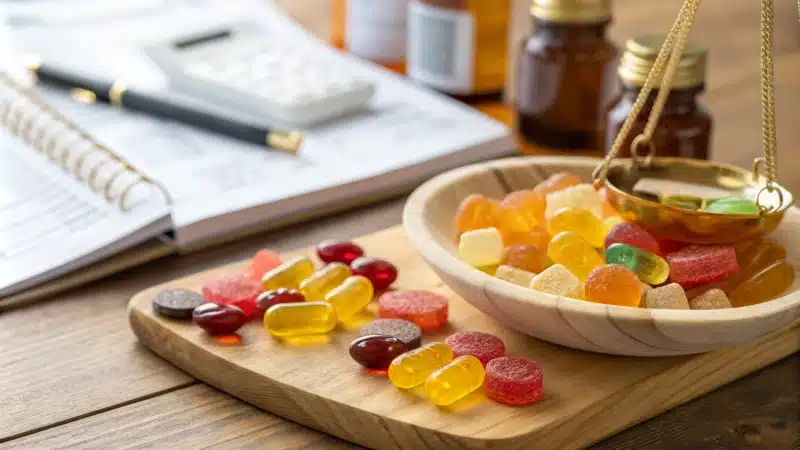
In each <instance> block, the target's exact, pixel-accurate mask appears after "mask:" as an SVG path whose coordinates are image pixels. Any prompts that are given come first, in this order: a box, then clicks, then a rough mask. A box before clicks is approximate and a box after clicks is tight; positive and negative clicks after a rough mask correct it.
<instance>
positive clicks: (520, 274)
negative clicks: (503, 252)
mask: <svg viewBox="0 0 800 450" xmlns="http://www.w3.org/2000/svg"><path fill="white" fill-rule="evenodd" d="M494 276H495V277H497V278H500V279H501V280H505V281H508V282H509V283H514V284H516V285H519V286H522V287H529V286H530V285H531V280H533V277H535V276H536V274H535V273H533V272H528V271H527V270H522V269H518V268H516V267H512V266H506V265H502V266H500V267H498V268H497V270H496V271H495V273H494Z"/></svg>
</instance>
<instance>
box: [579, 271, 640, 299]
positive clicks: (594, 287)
mask: <svg viewBox="0 0 800 450" xmlns="http://www.w3.org/2000/svg"><path fill="white" fill-rule="evenodd" d="M584 295H585V298H586V300H589V301H591V302H596V303H605V304H607V305H618V306H633V307H636V306H639V302H640V301H641V300H642V282H641V281H639V278H638V277H637V276H636V274H634V273H633V272H631V271H630V270H629V269H628V268H627V267H625V266H620V265H617V264H608V265H604V266H600V267H598V268H596V269H594V270H593V271H592V273H590V274H589V278H588V279H587V280H586V284H585V285H584Z"/></svg>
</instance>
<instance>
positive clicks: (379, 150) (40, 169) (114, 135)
mask: <svg viewBox="0 0 800 450" xmlns="http://www.w3.org/2000/svg"><path fill="white" fill-rule="evenodd" d="M238 4H239V3H237V5H238ZM226 5H227V3H226ZM233 9H235V8H233V6H232V5H231V6H230V7H228V6H226V9H225V11H227V12H230V11H231V10H233ZM208 12H209V14H208V15H209V16H214V17H217V16H221V15H222V14H221V13H214V11H208ZM262 12H263V11H262ZM182 14H183V13H182ZM247 14H248V17H250V18H252V17H254V16H256V14H254V13H252V12H249V11H248V13H247ZM181 17H184V16H183V15H182V16H181ZM269 21H272V22H270V23H267V24H266V26H269V27H271V29H273V30H276V31H277V32H280V33H281V35H282V36H284V37H285V38H286V39H294V40H296V41H297V42H299V43H302V45H304V46H306V47H307V49H308V50H309V51H311V52H314V51H318V52H320V53H321V54H324V55H325V57H340V58H344V59H345V60H347V61H348V63H350V64H351V65H352V66H353V68H354V69H355V70H358V71H360V74H361V75H362V76H364V77H369V78H371V79H372V80H373V81H374V82H375V83H376V85H377V93H376V96H375V98H374V99H373V102H372V104H371V105H370V107H369V108H368V110H366V111H364V112H363V113H361V114H356V115H353V116H351V117H347V118H343V119H341V120H337V121H334V122H330V123H326V124H322V125H320V126H315V127H314V128H313V129H306V130H303V132H304V145H303V148H302V149H301V152H300V155H299V156H292V155H286V154H283V153H280V152H275V151H269V150H267V149H266V148H264V147H262V146H258V145H254V144H246V143H242V142H239V141H236V140H233V139H228V138H225V137H221V136H219V135H216V134H212V133H207V132H204V131H203V130H198V129H196V128H191V127H187V126H183V125H179V124H176V123H173V122H166V121H161V120H156V119H153V118H151V117H148V116H143V115H140V114H135V113H131V112H129V111H124V110H121V109H118V108H114V107H110V106H105V105H101V104H96V103H95V104H88V105H87V104H83V103H80V102H77V101H75V99H74V98H71V97H70V96H69V95H67V94H66V93H64V92H61V91H51V90H48V89H46V88H43V87H41V86H40V87H38V88H36V89H33V88H28V87H27V86H26V87H20V85H18V84H16V83H15V81H14V80H12V79H10V78H9V77H3V78H0V91H2V92H0V304H2V303H4V302H6V301H12V302H13V301H14V300H18V299H22V300H25V299H29V298H37V297H41V296H43V295H49V294H52V293H55V292H57V291H60V290H62V289H65V288H68V287H71V286H75V285H78V284H81V283H85V282H88V281H91V280H93V279H96V278H99V277H101V276H104V275H108V274H111V273H113V272H116V271H119V270H122V269H125V268H128V267H132V266H134V265H137V264H140V263H143V262H146V261H149V260H152V259H155V258H158V257H161V256H165V255H167V254H170V253H175V252H188V251H191V250H194V249H198V248H203V247H206V246H209V245H215V244H218V243H220V242H225V241H230V240H232V239H235V238H238V237H240V236H243V235H246V234H250V233H254V232H258V231H262V230H265V229H270V228H275V227H277V226H283V225H286V224H290V223H293V222H297V221H300V220H305V219H310V218H313V217H319V216H322V215H324V214H328V213H331V212H334V211H340V210H343V209H346V208H349V207H354V206H358V205H362V204H365V203H368V202H372V201H377V200H380V199H383V198H387V197H390V196H396V195H399V194H402V193H406V192H409V191H410V190H412V189H413V188H414V187H415V186H417V185H418V184H420V183H421V182H423V181H425V180H426V179H427V178H430V177H431V176H434V175H436V174H438V173H440V172H443V171H445V170H447V169H450V168H453V167H458V166H461V165H464V164H468V163H472V162H476V161H479V160H485V159H492V158H496V157H501V156H506V155H510V154H512V153H513V152H514V150H515V145H514V141H513V139H512V137H511V133H510V130H509V129H508V128H507V127H506V126H504V125H503V124H501V123H499V122H497V121H494V120H492V119H490V118H489V117H486V116H484V115H482V114H480V113H479V112H477V111H475V110H473V109H471V108H469V107H467V106H465V105H463V104H461V103H458V102H456V101H454V100H451V99H449V98H447V97H444V96H442V95H440V94H437V93H435V92H432V91H429V90H426V89H424V88H421V87H419V86H417V85H415V84H413V83H410V82H408V81H407V80H405V79H403V78H402V77H399V76H397V75H396V74H393V73H390V72H388V71H386V70H384V69H382V68H379V67H377V66H374V65H372V64H370V63H367V62H363V61H360V60H357V59H355V58H353V57H351V56H349V55H345V54H341V53H338V52H334V51H333V50H331V49H330V48H328V47H327V46H325V45H324V44H323V43H321V42H319V41H317V40H316V39H315V38H313V37H308V36H306V35H304V34H303V32H302V31H298V28H299V27H296V26H295V25H293V22H290V19H285V18H284V17H282V16H281V15H278V14H271V13H269V12H267V13H266V16H265V17H264V18H263V19H262V20H261V23H265V22H269ZM150 25H152V24H150ZM106 26H111V25H109V24H106ZM166 28H170V27H155V28H153V27H152V26H148V27H143V28H142V29H143V30H144V31H147V30H148V29H150V30H152V29H166ZM127 30H128V32H132V31H135V30H134V27H129V28H128V29H127ZM144 34H152V31H148V32H147V33H144ZM129 37H130V36H129ZM58 39H59V40H60V41H67V40H68V36H67V33H66V32H63V33H61V34H60V35H59V36H58ZM126 39H127V38H126ZM115 50H116V47H115ZM56 53H57V52H56ZM62 53H65V52H62ZM118 53H119V54H123V53H121V52H118ZM40 54H41V53H40ZM44 56H45V57H47V55H44ZM55 56H57V55H54V57H55ZM109 58H111V57H109ZM76 59H77V58H76ZM125 59H126V61H130V60H132V59H133V56H130V55H125ZM94 60H105V58H100V57H96V58H94ZM232 113H233V112H232ZM3 124H5V127H3V126H2V125H3Z"/></svg>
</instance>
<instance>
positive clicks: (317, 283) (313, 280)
mask: <svg viewBox="0 0 800 450" xmlns="http://www.w3.org/2000/svg"><path fill="white" fill-rule="evenodd" d="M352 273H353V272H352V271H351V270H350V267H348V266H347V264H342V263H340V262H332V263H330V264H328V265H326V266H325V267H323V268H322V269H319V270H318V271H316V272H314V273H313V274H312V275H311V276H310V277H308V278H306V279H305V280H303V282H302V283H300V292H302V293H303V295H304V296H305V297H306V300H307V301H310V302H311V301H318V300H323V299H324V298H325V295H326V294H327V293H328V292H330V291H332V290H333V288H335V287H336V286H339V285H340V284H342V282H343V281H344V280H346V279H347V277H349V276H350V275H351V274H352Z"/></svg>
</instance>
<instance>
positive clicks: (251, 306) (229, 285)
mask: <svg viewBox="0 0 800 450" xmlns="http://www.w3.org/2000/svg"><path fill="white" fill-rule="evenodd" d="M260 293H261V284H260V283H258V282H257V281H255V280H253V279H252V278H250V277H248V276H246V275H242V274H235V275H223V276H221V277H217V278H211V279H209V280H206V282H205V284H203V297H204V298H205V299H206V301H207V302H211V303H219V304H223V305H233V306H236V307H238V308H239V309H241V310H242V311H243V312H244V315H245V316H247V317H251V316H253V315H254V314H258V313H259V312H260V310H259V309H258V307H257V306H256V298H257V297H258V294H260Z"/></svg>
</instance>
